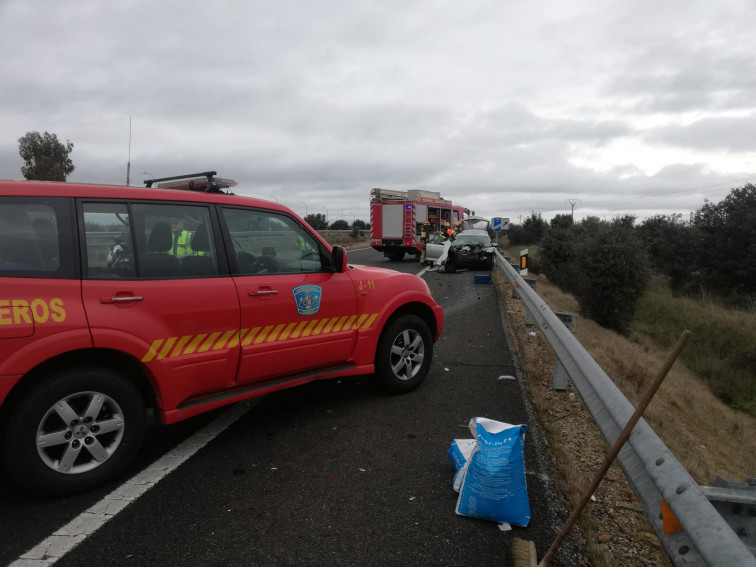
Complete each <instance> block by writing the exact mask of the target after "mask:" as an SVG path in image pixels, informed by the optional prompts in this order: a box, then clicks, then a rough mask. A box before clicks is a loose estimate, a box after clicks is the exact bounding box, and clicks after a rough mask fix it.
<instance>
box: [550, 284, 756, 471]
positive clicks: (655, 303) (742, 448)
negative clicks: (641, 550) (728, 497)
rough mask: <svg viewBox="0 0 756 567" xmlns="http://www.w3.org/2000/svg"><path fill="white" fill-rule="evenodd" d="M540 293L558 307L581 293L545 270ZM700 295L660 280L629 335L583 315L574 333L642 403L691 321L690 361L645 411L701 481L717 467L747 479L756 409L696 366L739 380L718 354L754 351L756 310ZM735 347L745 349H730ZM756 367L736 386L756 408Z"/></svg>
mask: <svg viewBox="0 0 756 567" xmlns="http://www.w3.org/2000/svg"><path fill="white" fill-rule="evenodd" d="M538 293H539V295H540V296H541V297H542V298H543V299H544V300H546V302H547V303H548V304H549V306H550V307H551V309H552V310H555V311H557V310H565V311H574V312H577V311H578V307H577V302H576V301H575V299H574V297H573V296H571V295H569V294H566V293H564V292H562V291H561V290H559V289H558V288H557V287H556V286H554V285H552V284H550V283H549V282H548V280H546V278H545V277H543V276H539V277H538ZM696 303H697V302H694V301H691V300H680V299H674V298H671V297H668V294H667V293H666V292H665V291H664V290H663V286H662V288H661V289H660V288H659V283H658V282H657V283H656V284H655V286H652V288H651V289H650V290H649V292H648V293H647V294H646V296H645V297H644V300H643V306H642V307H641V308H640V309H639V312H638V314H637V316H636V319H635V321H634V323H633V329H634V330H633V332H632V333H631V335H630V336H629V337H625V336H622V335H619V334H617V333H614V332H612V331H609V330H607V329H604V328H603V327H600V326H599V325H597V324H596V323H594V322H593V321H591V320H589V319H584V318H580V317H578V318H577V319H576V321H575V323H574V327H575V334H576V336H577V337H578V339H579V340H580V342H581V344H582V345H583V346H584V347H585V348H586V349H587V350H588V352H590V353H591V356H593V358H594V359H595V360H596V361H597V362H598V363H599V364H600V365H601V367H602V368H603V369H604V371H605V372H606V373H607V374H608V375H609V376H610V377H611V378H612V379H613V380H614V381H615V383H616V384H617V386H618V387H619V388H620V389H621V390H622V392H623V393H624V394H625V396H626V397H627V398H628V399H629V400H630V401H631V402H632V403H633V404H637V403H638V402H639V401H640V399H641V398H642V395H643V393H644V392H645V389H646V387H647V386H648V384H649V383H650V382H651V381H652V380H653V378H654V376H655V374H656V372H657V370H658V369H659V368H660V367H661V365H662V364H663V362H664V359H665V358H666V355H667V352H668V350H669V348H670V346H671V345H672V344H673V343H674V342H675V341H676V340H677V338H678V337H679V335H680V333H681V332H682V331H683V330H684V329H690V330H691V331H692V332H693V337H692V338H691V341H690V342H689V343H688V345H687V346H686V349H685V351H684V355H683V361H684V362H685V364H680V363H679V362H678V363H677V364H675V366H674V367H673V369H672V371H671V372H670V374H669V376H668V378H667V379H666V381H665V382H664V383H663V384H662V386H661V388H660V390H659V392H658V393H657V395H656V397H655V398H654V400H653V401H652V403H651V405H650V406H649V408H648V410H647V411H646V413H645V414H644V417H645V418H646V421H648V423H649V424H650V425H651V427H652V428H653V429H654V431H656V433H657V435H659V437H661V438H662V440H663V441H664V442H665V443H666V444H667V446H668V447H669V448H670V449H671V450H672V452H673V453H674V454H675V456H676V457H677V458H678V460H679V461H680V462H681V463H682V464H683V466H685V468H686V469H687V470H688V472H689V473H690V474H691V475H692V476H693V477H694V478H695V479H696V481H697V482H698V483H699V484H702V485H713V484H714V481H715V477H716V475H717V474H719V475H721V476H723V477H724V478H725V479H727V480H731V481H738V482H742V481H744V480H745V477H746V476H753V475H754V473H755V472H756V417H754V415H749V414H748V413H746V412H744V411H739V410H738V409H735V408H734V407H730V406H728V405H727V404H725V403H724V402H723V401H722V400H721V399H719V398H718V397H717V396H716V395H715V393H714V391H713V389H712V386H711V385H710V384H709V382H708V380H707V379H706V378H705V377H703V376H701V375H699V374H698V373H697V372H696V369H698V368H703V369H705V371H706V372H708V373H709V375H710V376H719V377H720V381H722V382H728V381H732V380H734V379H735V378H734V372H733V371H732V370H731V369H730V368H725V367H722V366H721V364H724V363H719V362H717V357H716V356H715V355H717V356H720V358H719V359H720V360H724V361H728V360H732V363H731V364H733V365H734V367H735V368H738V367H739V366H738V365H739V364H742V361H743V359H744V358H747V356H748V355H750V356H754V355H753V353H754V352H756V351H755V350H754V348H753V346H751V345H753V341H754V336H756V321H755V320H756V317H754V315H753V314H748V313H732V312H729V311H725V310H721V309H719V308H715V307H713V306H707V305H705V304H704V305H695V304H696ZM741 347H742V351H741ZM733 348H734V349H735V350H736V352H738V353H740V354H735V355H733V356H727V355H726V353H727V352H731V351H732V350H733ZM689 361H692V362H689ZM727 363H728V364H729V362H727ZM754 368H755V367H754V365H751V366H750V367H746V368H745V370H744V372H745V382H744V384H743V385H741V386H740V387H738V388H735V389H733V391H735V392H748V391H750V394H747V393H738V394H736V397H737V403H738V405H739V406H742V407H748V408H752V407H753V404H754V403H755V401H754V395H753V392H754V390H753V389H752V388H753V387H754V382H756V380H754V375H753V373H754V371H755V370H754ZM741 369H742V367H741ZM701 372H702V373H703V370H702V371H701ZM749 372H750V374H749ZM715 387H716V386H715ZM749 388H750V390H749ZM747 395H750V399H749V398H747V397H746V396H747Z"/></svg>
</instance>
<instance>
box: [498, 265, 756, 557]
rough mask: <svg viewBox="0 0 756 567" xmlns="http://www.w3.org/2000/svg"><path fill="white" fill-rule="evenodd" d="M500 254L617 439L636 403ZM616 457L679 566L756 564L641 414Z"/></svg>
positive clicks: (605, 430) (604, 430)
mask: <svg viewBox="0 0 756 567" xmlns="http://www.w3.org/2000/svg"><path fill="white" fill-rule="evenodd" d="M496 260H497V263H498V265H499V267H500V268H501V269H502V271H503V272H504V275H505V277H506V278H507V280H509V282H510V283H512V285H514V286H515V287H516V288H517V291H518V295H519V297H520V298H521V299H522V301H523V303H524V304H525V307H526V309H527V311H528V312H529V314H530V315H531V317H532V319H533V320H534V323H535V324H536V325H538V327H539V328H540V329H541V332H542V333H543V335H544V337H545V338H546V340H547V341H548V342H549V344H550V345H551V348H552V349H554V353H555V354H556V357H557V359H558V361H559V362H560V363H561V365H562V366H563V368H564V370H565V371H566V372H567V374H568V375H569V377H570V379H571V380H572V383H573V385H574V386H575V389H576V390H577V391H578V394H579V395H580V397H581V398H582V399H583V403H584V404H585V405H586V407H587V408H588V411H589V412H590V413H591V416H592V417H593V419H594V421H595V422H596V425H597V426H598V428H599V431H601V434H602V435H603V437H604V439H605V440H606V442H607V443H608V444H609V445H613V444H614V442H615V441H616V440H617V438H618V437H619V434H620V432H621V431H622V429H623V427H624V426H625V424H626V423H627V422H628V421H629V419H630V418H631V417H632V415H633V412H634V407H633V405H632V404H631V403H630V402H629V401H628V400H627V398H625V396H624V395H623V394H622V392H621V391H620V390H619V388H618V387H617V386H616V385H615V384H614V382H613V381H612V380H611V379H610V378H609V376H607V374H606V373H605V372H604V370H603V369H602V368H601V367H600V366H599V365H598V363H597V362H596V361H595V360H593V358H592V357H591V355H590V354H589V353H588V351H586V350H585V348H584V347H583V346H582V345H581V344H580V342H579V341H578V340H577V339H576V338H575V336H574V335H573V334H572V332H571V331H570V330H568V329H567V327H565V325H564V324H563V323H562V322H561V321H560V320H559V318H558V317H557V316H556V315H555V314H554V312H553V311H552V310H551V309H550V308H549V306H548V305H547V304H546V302H545V301H544V300H543V299H541V298H540V297H539V296H538V294H537V293H536V292H535V290H533V289H531V287H530V286H529V285H528V284H527V283H526V281H525V280H524V279H523V278H522V277H521V276H520V274H519V273H518V272H517V271H516V270H515V269H514V268H513V267H512V265H511V264H510V263H509V261H508V260H507V259H505V258H504V257H503V256H502V255H501V254H500V253H499V252H498V250H497V251H496ZM617 461H618V462H619V465H620V467H621V468H622V471H623V473H624V474H625V477H626V478H627V480H628V482H629V483H630V486H631V487H632V489H633V491H634V492H635V494H636V496H637V498H638V500H639V502H640V503H641V505H642V506H643V508H644V510H645V511H646V515H647V516H648V520H649V522H650V523H651V526H652V528H653V529H654V531H655V532H656V535H657V536H658V538H659V541H660V542H661V544H662V546H663V547H664V550H665V552H666V553H667V556H668V557H669V559H670V561H672V563H673V564H674V565H676V566H683V565H685V566H688V565H705V566H711V567H714V566H717V567H719V566H721V567H734V566H737V567H740V566H746V567H747V566H756V557H754V554H753V552H752V551H750V550H749V548H748V546H747V545H746V543H745V542H744V541H743V540H741V537H743V538H744V539H746V538H748V537H753V535H752V534H748V533H747V530H744V531H742V532H741V533H740V534H738V533H736V532H735V530H734V529H733V528H732V527H731V525H730V524H729V523H728V522H727V520H725V518H724V517H723V516H722V515H721V514H720V513H719V512H718V511H717V509H716V508H715V507H714V505H713V504H712V503H711V502H710V501H709V498H708V497H707V495H706V491H705V490H706V487H701V486H699V485H698V484H697V483H696V481H695V480H693V478H692V477H691V476H690V474H689V473H688V471H686V470H685V468H684V467H683V466H682V465H681V464H680V462H679V461H678V460H677V459H676V458H675V456H674V454H672V451H670V450H669V448H668V447H667V446H666V445H665V444H664V442H663V441H662V440H661V439H660V438H659V437H658V436H657V435H656V433H655V432H654V431H653V429H651V427H650V426H649V425H648V423H647V422H646V421H645V420H644V419H641V420H640V421H639V422H638V424H637V425H636V426H635V429H634V430H633V433H632V434H631V435H630V438H629V439H628V441H627V443H625V445H624V447H623V448H622V450H621V451H620V453H619V455H618V456H617ZM662 499H663V500H665V501H666V502H667V504H668V505H669V507H670V508H671V510H672V512H673V513H674V515H675V517H676V518H677V520H678V521H679V523H680V524H681V525H682V530H680V531H677V532H675V533H673V534H670V535H666V534H665V533H664V526H663V522H662V508H661V501H662ZM751 502H754V500H751ZM744 513H745V515H746V516H749V515H750V517H751V520H752V521H753V520H754V519H755V518H754V516H756V504H754V505H748V508H747V510H744Z"/></svg>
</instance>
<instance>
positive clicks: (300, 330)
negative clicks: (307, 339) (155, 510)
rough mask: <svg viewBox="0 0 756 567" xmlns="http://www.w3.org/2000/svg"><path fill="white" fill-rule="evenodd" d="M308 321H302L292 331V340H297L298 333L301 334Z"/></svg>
mask: <svg viewBox="0 0 756 567" xmlns="http://www.w3.org/2000/svg"><path fill="white" fill-rule="evenodd" d="M307 323H308V321H302V322H301V323H300V324H299V325H297V328H296V329H294V332H293V333H292V334H291V338H292V339H296V338H299V335H300V333H301V332H302V329H304V328H305V327H306V326H307Z"/></svg>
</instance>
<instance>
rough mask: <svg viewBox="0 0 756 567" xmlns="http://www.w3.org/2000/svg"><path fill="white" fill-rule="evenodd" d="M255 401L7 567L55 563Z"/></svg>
mask: <svg viewBox="0 0 756 567" xmlns="http://www.w3.org/2000/svg"><path fill="white" fill-rule="evenodd" d="M255 401H257V400H255ZM255 401H253V402H239V403H237V404H236V405H234V406H232V407H231V408H230V409H229V410H228V411H226V412H224V413H223V414H222V415H220V416H218V417H217V418H215V419H214V420H213V421H211V422H210V423H208V424H207V425H206V426H205V427H203V428H202V429H200V430H199V431H197V432H196V433H195V434H194V435H192V436H191V437H189V438H188V439H186V440H184V441H183V442H181V443H179V444H178V445H176V447H174V448H173V449H172V450H171V451H169V452H168V453H166V454H165V455H163V456H162V457H160V458H159V459H158V460H157V461H155V462H154V463H152V464H151V465H150V466H148V467H147V468H146V469H144V470H143V471H141V472H139V473H137V474H136V475H134V476H133V477H132V478H130V479H129V480H127V481H126V482H124V483H123V484H122V485H121V486H119V487H118V488H116V489H115V490H114V491H113V492H111V493H110V494H108V495H107V496H105V498H103V499H102V500H101V501H99V502H97V503H96V504H94V505H93V506H92V507H91V508H89V509H88V510H86V511H84V512H82V513H81V514H79V516H78V517H76V518H74V519H73V520H71V521H70V522H69V523H68V524H66V525H65V526H63V527H62V528H60V529H59V530H57V531H56V532H55V533H53V534H52V535H51V536H49V537H48V538H47V539H45V540H44V541H41V542H40V543H38V544H37V545H35V546H34V547H32V548H31V549H30V550H28V551H27V552H26V553H23V554H22V555H21V556H20V557H19V558H18V559H16V560H15V561H14V562H13V563H11V564H10V567H32V566H34V567H37V566H43V565H52V564H53V563H55V562H56V561H57V560H58V559H60V558H61V557H63V556H64V555H65V554H66V553H68V552H69V551H71V550H72V549H73V548H74V547H76V546H77V545H79V544H80V543H81V542H82V541H84V540H85V539H87V537H89V536H90V535H92V534H93V533H94V532H96V531H97V530H98V529H100V528H101V527H102V526H103V525H105V522H107V521H108V520H112V519H113V518H114V517H115V516H116V515H117V514H118V512H120V511H121V510H123V509H124V508H126V506H128V505H129V504H131V503H132V502H134V501H135V500H136V499H137V498H139V497H140V496H142V495H143V494H145V493H146V492H147V491H148V490H149V489H150V488H152V487H153V486H155V485H156V484H157V483H158V482H160V481H161V480H162V479H163V478H164V477H165V476H167V475H168V474H170V473H171V472H173V471H174V470H176V469H177V468H178V467H179V466H180V465H181V464H183V463H184V462H185V461H186V460H187V459H189V457H191V456H192V455H194V454H195V453H196V452H197V451H199V450H200V449H201V448H202V447H204V446H205V445H207V444H208V443H209V442H210V441H212V440H213V439H215V437H217V436H218V435H220V434H221V433H222V432H223V431H224V430H225V429H226V428H228V427H229V426H230V425H231V424H232V423H234V422H235V421H236V420H238V419H239V418H241V417H242V416H243V415H244V414H245V413H247V412H248V411H249V410H250V409H251V408H252V407H253V406H254V405H255V403H254V402H255Z"/></svg>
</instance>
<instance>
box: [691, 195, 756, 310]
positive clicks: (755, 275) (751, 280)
mask: <svg viewBox="0 0 756 567" xmlns="http://www.w3.org/2000/svg"><path fill="white" fill-rule="evenodd" d="M693 227H694V228H696V229H698V230H699V231H701V233H702V235H703V239H704V242H705V247H706V250H707V252H708V253H709V254H712V255H713V256H714V258H716V260H715V261H713V262H710V263H709V264H707V265H706V266H705V268H704V276H705V279H706V280H708V281H707V283H708V285H709V286H710V289H712V290H714V291H715V292H716V293H718V294H720V295H726V294H728V293H732V294H735V295H741V296H744V297H748V296H751V295H753V294H754V293H756V186H755V185H752V184H751V183H747V184H746V185H745V186H744V187H740V188H736V189H733V190H732V191H731V192H730V194H729V195H728V196H727V197H725V198H724V199H723V200H722V201H720V202H719V203H711V202H709V201H708V200H707V201H706V202H705V203H704V206H703V207H701V208H700V209H699V210H698V211H696V213H695V214H694V216H693Z"/></svg>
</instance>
